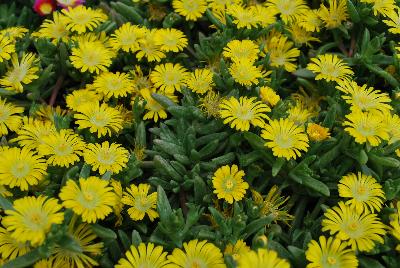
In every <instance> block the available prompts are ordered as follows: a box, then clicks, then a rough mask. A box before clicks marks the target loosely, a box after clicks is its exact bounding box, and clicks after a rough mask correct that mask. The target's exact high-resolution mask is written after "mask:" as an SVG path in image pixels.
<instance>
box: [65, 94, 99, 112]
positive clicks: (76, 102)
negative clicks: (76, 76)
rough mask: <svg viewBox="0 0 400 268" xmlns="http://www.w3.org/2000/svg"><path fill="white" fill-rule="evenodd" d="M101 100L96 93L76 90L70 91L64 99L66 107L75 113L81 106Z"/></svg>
mask: <svg viewBox="0 0 400 268" xmlns="http://www.w3.org/2000/svg"><path fill="white" fill-rule="evenodd" d="M100 100H101V96H100V95H99V94H97V92H95V91H93V90H89V89H78V90H74V91H72V92H71V93H70V94H68V95H67V96H66V98H65V102H66V103H67V107H68V108H70V109H71V110H73V111H74V112H77V111H79V110H80V109H81V105H85V104H87V103H93V102H94V103H96V102H99V101H100Z"/></svg>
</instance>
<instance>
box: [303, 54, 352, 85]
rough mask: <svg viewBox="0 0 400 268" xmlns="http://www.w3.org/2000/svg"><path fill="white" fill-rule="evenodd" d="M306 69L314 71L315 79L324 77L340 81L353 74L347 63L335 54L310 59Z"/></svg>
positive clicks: (328, 79) (327, 79)
mask: <svg viewBox="0 0 400 268" xmlns="http://www.w3.org/2000/svg"><path fill="white" fill-rule="evenodd" d="M307 69H308V70H310V71H312V72H313V73H315V74H316V75H317V76H316V77H315V80H321V79H325V80H326V81H328V82H329V81H335V82H338V83H339V82H341V81H342V80H344V79H349V78H351V76H352V75H353V74H354V73H353V71H352V70H351V69H350V67H348V66H347V64H346V63H345V62H344V61H343V60H341V59H339V57H338V56H337V55H333V54H324V55H319V56H318V57H316V58H312V59H311V63H309V64H308V65H307Z"/></svg>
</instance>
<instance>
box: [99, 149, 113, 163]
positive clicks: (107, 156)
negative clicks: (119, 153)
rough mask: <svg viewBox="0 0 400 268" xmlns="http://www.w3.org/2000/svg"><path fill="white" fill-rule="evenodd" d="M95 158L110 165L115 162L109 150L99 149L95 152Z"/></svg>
mask: <svg viewBox="0 0 400 268" xmlns="http://www.w3.org/2000/svg"><path fill="white" fill-rule="evenodd" d="M97 160H98V161H99V162H100V163H101V164H104V165H112V164H113V163H114V162H115V156H114V155H113V154H111V153H110V152H109V151H100V152H98V154H97Z"/></svg>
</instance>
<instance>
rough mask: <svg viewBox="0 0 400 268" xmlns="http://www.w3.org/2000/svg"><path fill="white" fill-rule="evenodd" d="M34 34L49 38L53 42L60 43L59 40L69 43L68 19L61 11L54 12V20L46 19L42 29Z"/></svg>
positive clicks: (41, 26)
mask: <svg viewBox="0 0 400 268" xmlns="http://www.w3.org/2000/svg"><path fill="white" fill-rule="evenodd" d="M32 35H33V36H35V37H39V38H48V39H50V40H51V42H52V43H53V44H58V42H59V41H63V42H65V43H68V35H69V31H68V29H67V19H66V17H65V16H64V15H62V14H60V13H59V12H57V11H56V12H53V20H49V19H45V20H44V21H43V23H42V25H40V29H39V30H38V31H37V32H35V33H33V34H32Z"/></svg>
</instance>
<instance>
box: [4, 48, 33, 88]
mask: <svg viewBox="0 0 400 268" xmlns="http://www.w3.org/2000/svg"><path fill="white" fill-rule="evenodd" d="M11 63H12V67H11V68H10V69H9V70H8V71H7V73H6V74H5V75H4V76H3V77H2V78H1V79H0V86H2V87H4V89H6V90H15V91H17V92H23V91H24V86H23V85H27V84H30V83H31V82H32V81H33V80H36V79H37V78H39V76H38V75H37V73H38V71H39V68H38V67H37V66H36V63H37V58H36V57H35V54H33V53H28V54H23V56H22V58H21V61H19V60H18V55H17V54H13V55H12V57H11Z"/></svg>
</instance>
